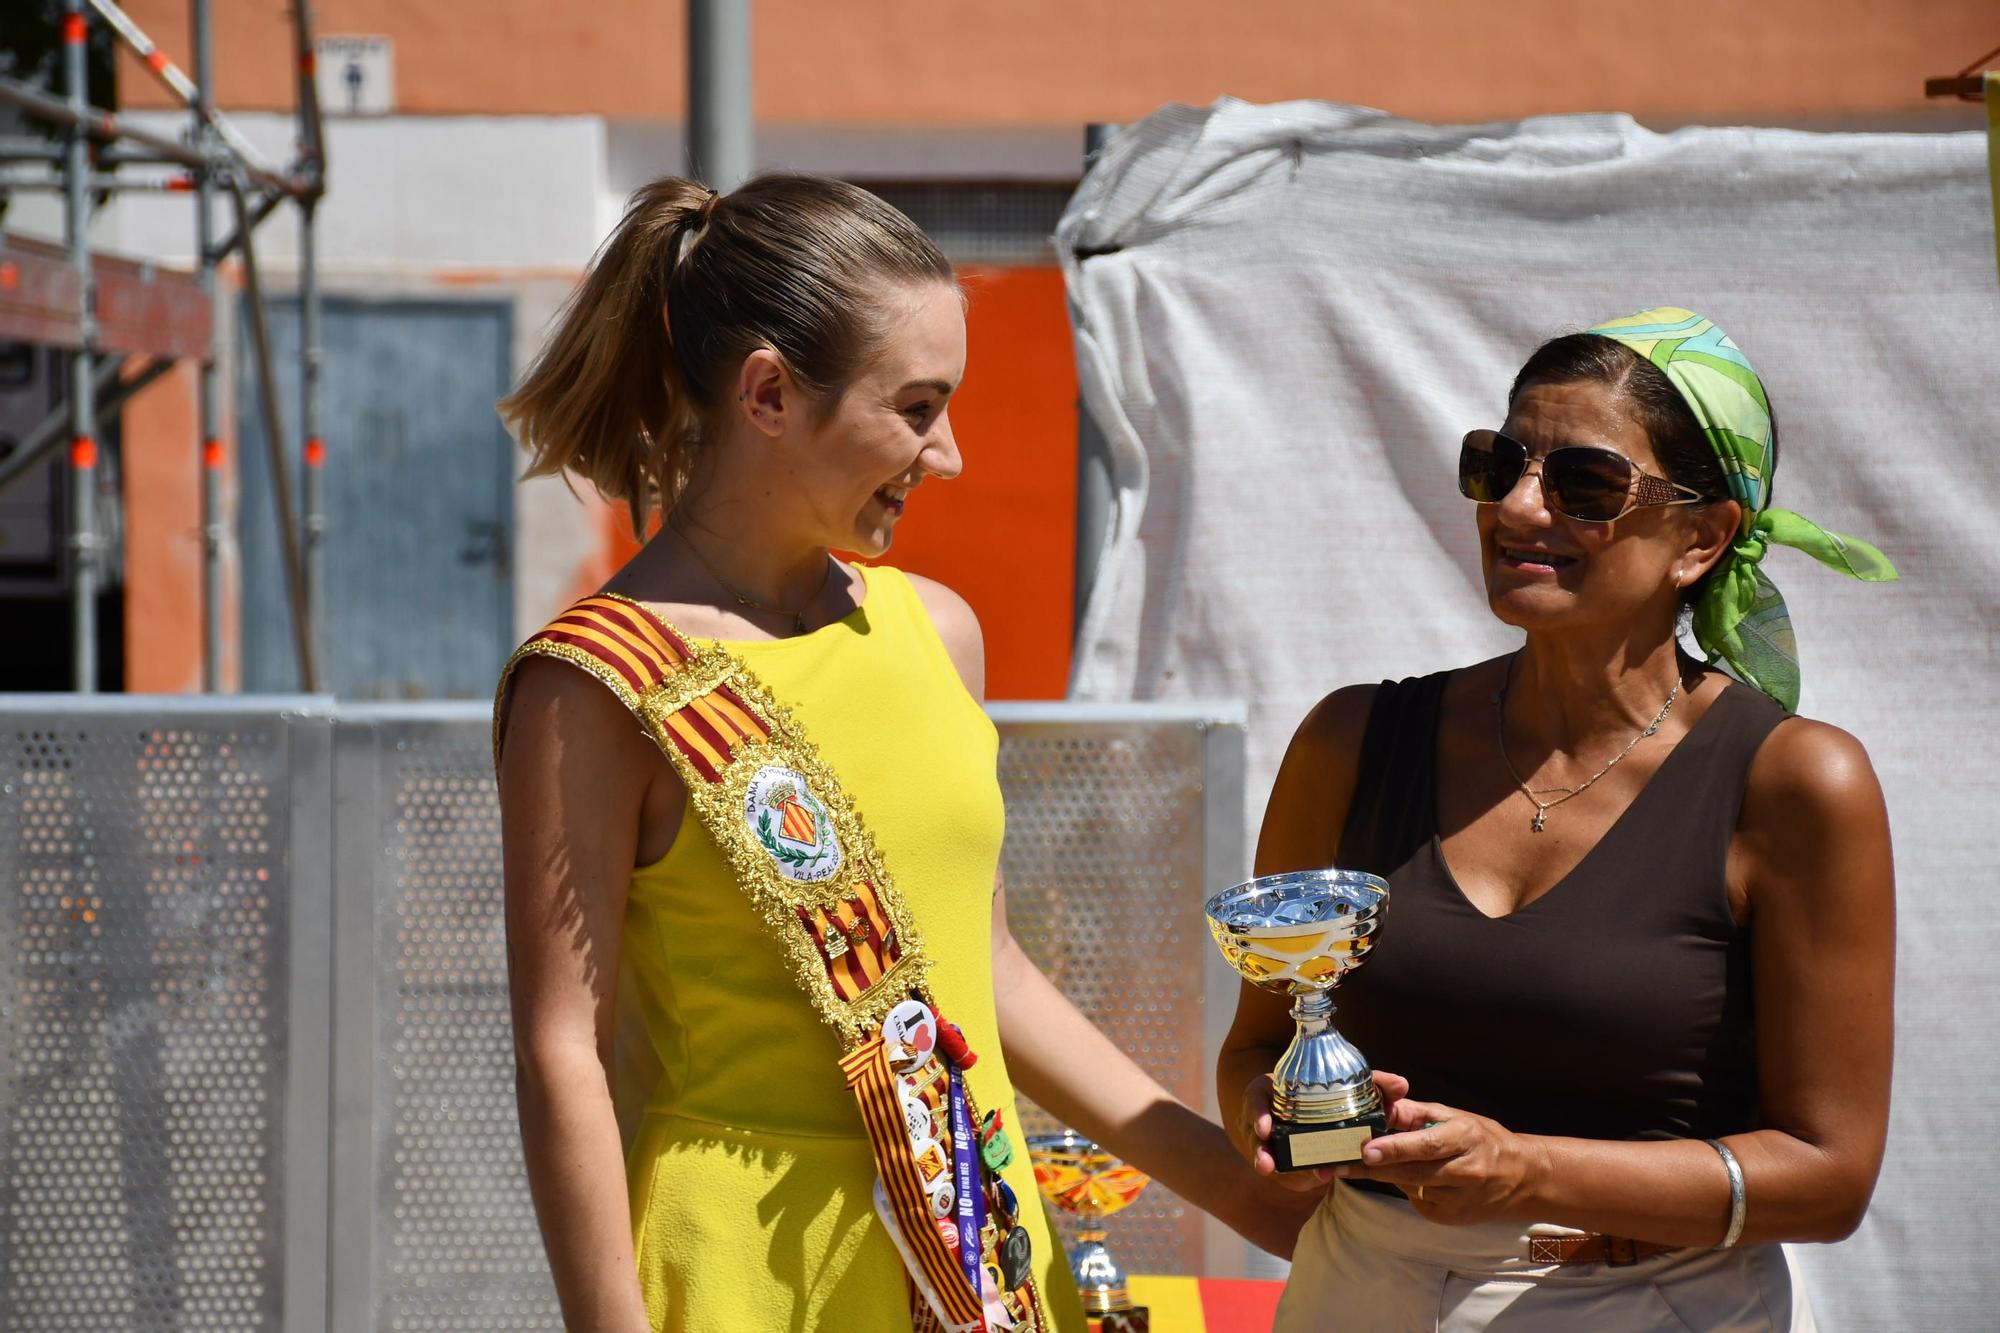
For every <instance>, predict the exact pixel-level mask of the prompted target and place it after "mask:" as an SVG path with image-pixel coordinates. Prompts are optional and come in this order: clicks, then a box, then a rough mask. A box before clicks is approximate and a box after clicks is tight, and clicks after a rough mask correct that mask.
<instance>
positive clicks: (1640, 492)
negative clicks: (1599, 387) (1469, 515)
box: [1458, 430, 1708, 523]
mask: <svg viewBox="0 0 2000 1333" xmlns="http://www.w3.org/2000/svg"><path fill="white" fill-rule="evenodd" d="M1528 462H1529V460H1528V446H1526V445H1525V444H1522V443H1521V442H1520V441H1519V440H1517V439H1515V438H1514V437H1513V436H1511V435H1502V434H1501V433H1500V432H1499V431H1497V430H1473V431H1467V432H1466V433H1465V442H1464V443H1463V444H1462V445H1460V446H1459V450H1458V489H1459V492H1460V493H1461V494H1463V495H1464V496H1465V498H1466V499H1468V500H1477V501H1478V502H1479V503H1480V504H1487V505H1490V504H1498V503H1500V502H1501V501H1502V500H1504V499H1506V498H1507V496H1508V495H1509V494H1511V493H1512V491H1513V489H1514V488H1515V487H1516V486H1518V485H1520V484H1521V476H1522V474H1523V473H1525V472H1527V470H1528ZM1540 464H1541V469H1542V498H1543V499H1545V500H1547V501H1548V505H1549V508H1551V509H1553V510H1555V511H1556V512H1557V513H1558V514H1562V515H1563V516H1565V517H1567V518H1573V519H1576V520H1578V521H1579V522H1583V523H1609V522H1610V521H1611V520H1612V519H1614V518H1623V517H1624V516H1625V515H1626V514H1629V513H1631V512H1632V511H1633V510H1634V509H1639V508H1643V507H1645V506H1648V505H1686V504H1706V503H1708V497H1707V496H1705V495H1703V494H1702V493H1701V492H1700V491H1697V490H1694V489H1692V488H1690V487H1687V486H1683V485H1681V484H1680V483H1679V482H1673V481H1668V480H1667V479H1666V478H1665V477H1656V476H1654V475H1653V474H1652V473H1650V472H1643V471H1641V470H1640V468H1639V465H1638V464H1637V463H1634V462H1633V461H1632V460H1631V459H1629V458H1627V457H1626V456H1625V455H1623V454H1621V453H1619V452H1618V451H1617V450H1616V449H1607V448H1605V447H1604V446H1602V445H1597V444H1566V445H1564V446H1563V447H1562V448H1560V449H1551V450H1549V451H1548V453H1546V454H1544V455H1543V456H1542V458H1541V460H1540Z"/></svg>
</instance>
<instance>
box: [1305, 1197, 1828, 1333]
mask: <svg viewBox="0 0 2000 1333" xmlns="http://www.w3.org/2000/svg"><path fill="white" fill-rule="evenodd" d="M1531 1234H1532V1235H1565V1234H1573V1233H1570V1232H1567V1231H1566V1230H1565V1229H1563V1228H1560V1227H1544V1226H1536V1227H1532V1228H1526V1229H1524V1228H1522V1227H1520V1226H1519V1225H1516V1224H1514V1223H1505V1222H1489V1223H1480V1224H1477V1225H1473V1226H1464V1227H1448V1226H1442V1225H1440V1224H1438V1223H1436V1222H1428V1221H1425V1220H1424V1219H1423V1218H1422V1217H1420V1216H1418V1215H1417V1210H1416V1209H1414V1208H1412V1207H1411V1206H1410V1205H1409V1204H1408V1203H1407V1202H1406V1201H1404V1200H1402V1199H1398V1198H1394V1197H1391V1196H1388V1195H1382V1194H1371V1193H1368V1192H1365V1191H1362V1190H1357V1189H1352V1188H1350V1187H1347V1186H1345V1185H1339V1184H1336V1185H1335V1186H1334V1187H1333V1189H1332V1190H1331V1191H1329V1192H1328V1194H1327V1198H1326V1202H1325V1203H1323V1204H1321V1205H1320V1208H1319V1211H1318V1212H1316V1213H1314V1214H1313V1217H1312V1220H1311V1221H1310V1222H1308V1223H1307V1224H1306V1228H1305V1230H1304V1231H1303V1232H1302V1233H1300V1235H1299V1244H1298V1251H1297V1253H1296V1254H1295V1255H1294V1256H1293V1259H1292V1277H1291V1281H1290V1282H1289V1283H1288V1284H1287V1285H1286V1287H1285V1294H1284V1297H1283V1299H1282V1300H1281V1301H1280V1302H1279V1304H1278V1318H1277V1322H1276V1323H1275V1324H1274V1325H1273V1330H1274V1333H1320V1331H1321V1330H1340V1331H1342V1333H1345V1331H1346V1330H1356V1331H1357V1333H1477V1331H1478V1330H1486V1329H1491V1330H1494V1331H1495V1333H1500V1331H1501V1330H1519V1331H1520V1333H1541V1330H1549V1331H1550V1333H1563V1331H1565V1330H1572V1329H1575V1330H1589V1331H1590V1333H1598V1330H1604V1331H1605V1333H1813V1328H1814V1326H1813V1318H1812V1312H1811V1310H1809V1309H1808V1308H1807V1306H1806V1299H1805V1291H1804V1289H1803V1288H1802V1287H1801V1286H1800V1284H1799V1282H1798V1281H1797V1275H1796V1274H1795V1273H1794V1272H1793V1271H1792V1269H1791V1266H1790V1263H1789V1261H1788V1259H1787V1258H1786V1255H1785V1251H1784V1248H1783V1247H1782V1246H1778V1245H1746V1246H1741V1247H1739V1248H1736V1249H1733V1250H1722V1251H1716V1250H1671V1251H1669V1252H1667V1253H1665V1254H1660V1255H1655V1256H1653V1257H1652V1258H1650V1259H1642V1260H1640V1261H1639V1262H1638V1263H1635V1264H1630V1265H1626V1266H1623V1267H1615V1268H1614V1267H1612V1266H1610V1265H1608V1264H1566V1265H1559V1264H1531V1263H1529V1262H1528V1260H1527V1258H1526V1255H1527V1253H1528V1236H1529V1235H1531Z"/></svg>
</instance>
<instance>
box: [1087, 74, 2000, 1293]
mask: <svg viewBox="0 0 2000 1333" xmlns="http://www.w3.org/2000/svg"><path fill="white" fill-rule="evenodd" d="M1988 188H1989V187H1988V181H1987V170H1986V143H1985V136H1984V135H1982V134H1979V133H1977V132H1972V133H1952V134H1812V133H1803V132H1796V131H1782V130H1750V129H1684V130H1679V131H1675V132H1673V133H1670V134H1658V133H1653V132H1651V131H1648V130H1646V129H1644V128H1641V127H1640V126H1638V125H1636V124H1635V123H1633V122H1632V121H1631V120H1630V119H1628V118H1626V117H1623V116H1576V117H1550V118H1542V119H1536V120H1529V121H1524V122H1520V123H1516V124H1493V125H1479V126H1433V125H1423V124H1416V123H1412V122H1409V121H1403V120H1398V119H1396V118H1394V117H1391V116H1388V115H1385V114H1383V113H1381V112H1377V111H1370V110H1365V109H1361V108H1355V107H1344V106H1332V105H1327V104H1323V103H1310V102H1298V103H1288V104H1282V105H1275V106H1251V105H1247V104H1244V103H1239V102H1230V101H1224V102H1220V103H1218V104H1216V105H1215V106H1213V107H1208V108H1193V107H1169V108H1167V109H1165V110H1163V111H1161V112H1159V113H1158V114H1156V115H1154V116H1152V117H1150V118H1148V119H1147V120H1145V121H1143V122H1140V123H1138V124H1135V125H1133V126H1130V127H1128V128H1126V129H1125V130H1123V131H1122V132H1120V133H1119V135H1118V136H1117V137H1116V138H1115V139H1114V140H1113V141H1112V142H1111V144H1110V145H1109V146H1108V147H1107V148H1106V150H1105V151H1104V153H1103V156H1102V157H1101V159H1100V160H1099V162H1098V164H1097V166H1096V167H1095V168H1093V170H1092V171H1091V172H1090V174H1089V176H1088V177H1087V178H1086V179H1085V180H1084V182H1083V184H1082V185H1081V187H1080V188H1079V189H1078V191H1077V194H1076V196H1075V198H1074V199H1073V201H1072V202H1071V204H1070V207H1069V208H1068V210H1067V211H1066V213H1065V215H1064V217H1063V220H1062V222H1061V224H1060V226H1059V228H1058V231H1057V246H1058V250H1059V252H1060V255H1061V261H1062V263H1063V266H1064V269H1065V273H1066V276H1067V280H1068V284H1069V293H1070V304H1071V310H1072V313H1073V318H1074V321H1075V334H1076V345H1077V365H1078V373H1079V378H1080V381H1081V386H1082V397H1083V402H1084V406H1085V409H1086V410H1087V411H1088V412H1089V413H1090V414H1091V416H1092V417H1093V419H1094V420H1095V421H1096V423H1097V424H1098V426H1099V427H1100V428H1101V429H1102V431H1103V434H1104V436H1105V439H1106V441H1107V443H1108V447H1109V450H1110V457H1111V465H1112V477H1113V483H1114V487H1115V492H1116V494H1115V512H1114V514H1113V518H1112V522H1111V523H1110V524H1109V531H1108V535H1107V538H1106V546H1105V550H1104V553H1103V554H1104V558H1103V561H1102V563H1101V565H1100V567H1099V575H1098V581H1097V584H1096V586H1095V587H1094V588H1093V589H1092V590H1091V591H1090V594H1089V599H1088V603H1087V607H1086V610H1085V614H1084V618H1083V625H1082V629H1081V633H1080V637H1079V642H1078V647H1077V653H1076V658H1075V671H1074V678H1073V683H1072V694H1073V696H1074V697H1076V698H1079V699H1086V700H1099V701H1105V700H1125V699H1213V698H1228V697H1244V698H1247V699H1248V700H1249V703H1250V719H1251V724H1250V737H1249V753H1248V785H1247V801H1248V805H1249V807H1250V808H1249V812H1248V813H1249V818H1250V820H1251V822H1252V826H1253V832H1254V825H1255V821H1256V819H1257V816H1258V814H1259V812H1260V811H1261V809H1262V805H1263V801H1264V798H1265V796H1266V794H1267V793H1268V791H1269V789H1270V782H1271V778H1272V776H1273V774H1274V772H1275V770H1276V767H1277V762H1278V759H1279V758H1280V756H1281V755H1282V753H1283V750H1284V745H1285V742H1286V740H1287V739H1288V737H1289V736H1290V734H1291V731H1292V729H1293V728H1294V727H1295V726H1296V725H1297V723H1298V722H1299V720H1300V718H1302V717H1303V716H1304V714H1305V713H1306V711H1307V709H1309V708H1310V707H1311V706H1312V704H1313V703H1314V702H1315V701H1316V700H1318V699H1319V698H1320V697H1321V696H1323V695H1324V694H1325V693H1326V692H1327V691H1329V690H1331V689H1333V688H1334V687H1336V686H1338V685H1341V684H1345V683H1350V682H1362V681H1373V680H1378V679H1381V678H1383V677H1385V676H1405V675H1413V674H1418V673H1422V672H1425V671H1430V670H1434V669H1436V668H1439V667H1442V666H1447V665H1451V664H1454V663H1464V662H1471V661H1476V660H1478V659H1480V658H1483V657H1486V656H1489V655H1491V654H1494V653H1497V652H1501V651H1504V650H1505V649H1507V648H1508V647H1510V646H1512V645H1513V644H1514V643H1515V642H1517V641H1518V636H1517V635H1516V634H1515V633H1514V632H1512V631H1510V630H1508V629H1507V628H1506V627H1505V626H1502V625H1500V624H1499V623H1498V622H1496V621H1494V620H1493V619H1492V617H1491V616H1490V614H1489V613H1488V612H1487V610H1486V606H1485V600H1484V596H1483V593H1482V591H1481V587H1482V585H1481V577H1480V572H1479V567H1478V562H1477V548H1476V542H1475V538H1474V529H1473V508H1472V506H1471V505H1470V504H1468V503H1467V502H1466V501H1465V500H1463V499H1462V498H1461V497H1460V496H1459V495H1458V492H1457V489H1456V486H1455V483H1454V474H1453V464H1454V460H1455V458H1456V454H1457V448H1458V440H1459V438H1460V436H1461V435H1462V434H1463V433H1464V432H1465V431H1466V430H1467V429H1468V428H1471V427H1474V426H1497V425H1499V424H1500V422H1501V420H1502V418H1503V416H1504V414H1505V410H1506V401H1505V399H1506V391H1507V386H1508V383H1509V381H1510V380H1511V378H1512V376H1513V373H1514V371H1515V370H1516V369H1518V368H1519V366H1520V365H1521V363H1522V361H1524V360H1525V359H1526V357H1527V355H1528V353H1529V352H1530V351H1531V350H1532V349H1533V348H1534V346H1535V345H1536V344H1537V343H1539V342H1541V341H1542V340H1543V339H1545V338H1548V337H1551V336H1553V335H1555V334H1558V333H1563V332H1573V331H1577V330H1581V329H1583V328H1586V327H1588V326H1589V325H1591V324H1593V323H1596V322H1597V321H1599V320H1602V319H1606V318H1609V317H1612V316H1616V315H1621V314H1625V313H1628V312H1630V311H1633V310H1641V309H1645V308H1648V307H1651V306H1657V305H1678V306H1687V307H1690V308H1692V309H1695V310H1699V311H1701V312H1702V313H1704V314H1706V315H1708V316H1710V317H1712V318H1714V319H1715V320H1717V321H1718V322H1719V323H1720V324H1722V326H1723V327H1725V328H1727V329H1728V330H1729V331H1730V333H1731V335H1732V336H1733V337H1734V338H1735V339H1736V341H1737V342H1738V343H1739V344H1740V345H1741V346H1742V347H1743V348H1744V350H1745V351H1746V352H1747V353H1748V355H1749V356H1750V357H1751V358H1752V359H1753V360H1754V362H1755V363H1756V365H1757V367H1758V370H1759V371H1760V372H1761V373H1762V375H1763V377H1764V380H1765V383H1766V384H1767V386H1768V387H1769V389H1770V392H1771V396H1772V401H1773V405H1774V407H1775V408H1776V415H1777V420H1778V435H1779V441H1780V462H1779V466H1778V469H1777V478H1776V487H1775V500H1776V503H1778V504H1780V505H1784V506H1786V507H1788V508H1794V509H1798V510H1801V511H1802V512H1805V513H1809V514H1812V515H1813V516H1814V517H1815V518H1816V519H1819V520H1821V521H1823V522H1824V523H1826V524H1828V525H1830V526H1831V527H1833V528H1835V529H1837V530H1839V531H1842V532H1858V533H1864V534H1867V535H1868V536H1869V537H1870V538H1871V539H1872V540H1874V541H1876V543H1877V544H1878V545H1880V546H1881V547H1882V549H1883V550H1884V551H1885V552H1886V553H1887V554H1888V555H1889V556H1890V558H1891V559H1893V560H1894V561H1895V563H1896V565H1897V567H1898V568H1899V569H1901V571H1902V573H1903V578H1904V581H1903V582H1902V583H1900V584H1889V585H1864V584H1859V583H1855V582H1853V581H1851V580H1847V579H1842V578H1837V577H1834V576H1832V575H1831V574H1828V573H1827V572H1826V571H1823V570H1820V569H1818V568H1817V567H1816V566H1814V564H1813V562H1812V561H1811V560H1809V559H1807V558H1806V557H1804V556H1802V555H1799V554H1797V553H1796V552H1790V551H1782V550H1781V551H1776V552H1774V553H1773V554H1772V555H1771V556H1770V559H1769V567H1770V569H1771V571H1772V574H1773V576H1774V577H1776V578H1778V579H1779V580H1780V581H1781V582H1782V583H1783V586H1784V587H1785V592H1786V597H1787V600H1788V601H1789V602H1790V603H1791V605H1792V608H1793V613H1794V620H1795V625H1796V629H1797V632H1798V642H1799V648H1800V652H1801V656H1802V659H1803V662H1804V668H1805V670H1804V677H1805V696H1804V699H1803V700H1802V703H1801V709H1802V711H1803V712H1805V713H1806V714H1808V715H1810V716H1815V717H1820V718H1824V719H1827V720H1829V721H1832V722H1834V723H1836V724H1837V725H1840V726H1843V727H1845V728H1847V729H1848V730H1850V731H1853V732H1855V733H1856V734H1857V735H1858V736H1859V737H1860V738H1861V739H1862V741H1863V742H1864V743H1866V744H1867V745H1868V747H1869V750H1870V752H1871V754H1872V755H1873V757H1874V760H1875V763H1876V766H1877V769H1878V771H1879V772H1880V773H1881V775H1882V778H1883V782H1884V786H1885V789H1886V790H1887V792H1888V797H1889V803H1890V813H1891V818H1892V820H1893V822H1894V828H1895V836H1896V849H1897V864H1898V872H1899V881H1900V885H1901V904H1902V906H1901V924H1900V930H1899V943H1900V948H1901V950H1902V953H1901V965H1900V967H1899V975H1900V977H1901V981H1902V985H1901V990H1900V994H1899V1004H1900V1009H1899V1020H1900V1021H1899V1036H1898V1042H1899V1046H1898V1052H1897V1059H1898V1064H1897V1100H1896V1106H1895V1113H1894V1114H1895V1121H1894V1125H1893V1127H1892V1131H1891V1139H1890V1148H1889V1158H1888V1165H1887V1168H1886V1171H1885V1174H1884V1177H1883V1181H1882V1186H1881V1189H1880V1190H1879V1192H1878V1193H1877V1196H1876V1204H1875V1208H1874V1210H1873V1212H1872V1213H1871V1215H1870V1217H1869V1220H1868V1222H1867V1223H1866V1224H1865V1225H1864V1226H1863V1228H1862V1230H1861V1232H1860V1233H1859V1234H1858V1235H1857V1236H1856V1237H1854V1238H1853V1239H1852V1240H1850V1241H1848V1242H1846V1243H1844V1244H1842V1245H1840V1246H1838V1247H1833V1248H1824V1247H1816V1246H1806V1247H1802V1248H1801V1251H1800V1259H1801V1262H1802V1263H1803V1265H1804V1266H1805V1268H1806V1271H1807V1272H1808V1273H1809V1274H1810V1275H1811V1280H1812V1283H1813V1290H1812V1295H1813V1300H1814V1303H1815V1305H1816V1306H1817V1307H1818V1309H1819V1310H1820V1311H1821V1313H1822V1316H1823V1317H1824V1318H1825V1319H1826V1320H1827V1322H1828V1325H1829V1326H1830V1327H1840V1328H1845V1327H1856V1328H1865V1327H1893V1326H1901V1325H1906V1324H1909V1323H1911V1322H1917V1323H1923V1324H1926V1325H1927V1326H1934V1327H1969V1326H1972V1325H1975V1324H1980V1323H1983V1322H1986V1321H1988V1320H1989V1319H1990V1315H1991V1311H1992V1309H1993V1308H1994V1307H1995V1306H1996V1305H2000V1270H1996V1269H1995V1268H1994V1266H1993V1265H1992V1264H1990V1263H1989V1262H1988V1261H1987V1258H1986V1255H1985V1251H1984V1241H1983V1240H1982V1239H1981V1237H1983V1235H1984V1232H1985V1228H1984V1225H1983V1221H1982V1220H1981V1219H1982V1218H1983V1209H1984V1200H1985V1199H1986V1198H1988V1197H1990V1195H1991V1194H1993V1193H1994V1192H1995V1190H1996V1188H2000V1172H1996V1169H1995V1168H1994V1167H1993V1166H1992V1165H1991V1164H1990V1163H1989V1161H1988V1155H1986V1154H1982V1153H1979V1152H1978V1151H1977V1150H1976V1149H1975V1150H1974V1151H1972V1152H1970V1153H1968V1152H1967V1151H1966V1149H1965V1145H1967V1144H1979V1143H1984V1142H1987V1141H1989V1140H1991V1139H1993V1138H1994V1137H1996V1136H1997V1135H2000V1104H1996V1102H1995V1100H1994V1099H1993V1098H1991V1097H1990V1096H1988V1095H1987V1094H1986V1093H1985V1091H1984V1089H1983V1085H1982V1084H1981V1081H1980V1080H1977V1079H1970V1080H1968V1079H1967V1078H1965V1077H1964V1072H1965V1071H1966V1070H1980V1069H1991V1068H1996V1067H2000V973H1996V971H1995V969H1994V968H1993V967H1992V965H1991V962H1990V960H1991V959H1993V958H1994V957H2000V916H1996V914H1995V913H1994V912H1992V911H1991V910H1990V908H1989V906H1988V902H1987V899H1988V898H1989V897H1990V896H1991V892H1990V891H1991V886H1992V885H1993V883H1994V882H1995V879H1996V866H1995V859H1994V857H1993V855H1992V853H1991V851H1990V848H1989V845H1988V843H1989V840H1988V839H1987V838H1986V837H1985V833H1984V831H1985V829H1986V828H1987V826H1988V825H1989V823H1990V821H1991V819H1992V813H1991V812H1992V811H1993V810H1994V809H1996V808H2000V767H1996V766H1995V765H1993V764H1991V763H1989V762H1987V759H1986V757H1987V756H1990V755H1992V754H1994V753H1995V752H1996V750H2000V744H1996V743H2000V723H1996V721H1995V715H1994V710H1993V709H1992V707H1991V705H1990V703H1989V701H1988V699H1987V694H1988V682H1989V681H1990V680H1991V679H1992V677H1993V675H1994V671H1995V666H1996V657H1997V656H2000V484H1996V483H2000V459H1996V454H1995V449H1994V445H1995V436H1996V427H1995V423H1996V420H2000V354H1996V350H1995V349H1996V348H2000V289H1996V287H1995V284H1994V282H1993V281H1992V278H1993V262H1994V251H1993V237H1992V234H1991V232H1990V231H1989V230H1988V227H1989V215H1990V214H1989V204H1988V198H1987V195H1988ZM1206 887H1208V888H1214V887H1219V886H1206ZM1195 893H1196V891H1195V890H1194V889H1193V888H1190V889H1189V894H1190V897H1191V899H1193V900H1194V901H1195V902H1197V903H1198V901H1199V899H1198V897H1196V896H1195ZM1389 928H1390V929H1392V930H1393V929H1394V925H1393V922H1392V923H1391V925H1390V927H1389ZM1917 1235H1922V1236H1923V1237H1924V1238H1925V1239H1924V1241H1923V1243H1922V1244H1921V1245H1917V1244H1915V1243H1914V1242H1913V1241H1910V1240H1908V1239H1907V1238H1909V1237H1914V1236H1917Z"/></svg>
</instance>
